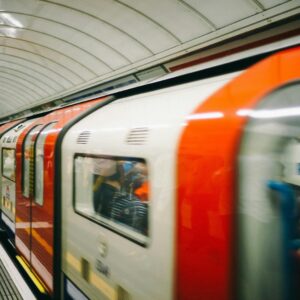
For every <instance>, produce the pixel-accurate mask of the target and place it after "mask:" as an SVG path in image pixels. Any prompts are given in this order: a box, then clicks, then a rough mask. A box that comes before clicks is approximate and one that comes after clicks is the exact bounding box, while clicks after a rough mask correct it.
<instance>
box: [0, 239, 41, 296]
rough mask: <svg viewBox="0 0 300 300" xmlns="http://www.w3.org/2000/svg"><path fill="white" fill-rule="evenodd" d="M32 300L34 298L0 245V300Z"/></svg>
mask: <svg viewBox="0 0 300 300" xmlns="http://www.w3.org/2000/svg"><path fill="white" fill-rule="evenodd" d="M2 299H3V300H34V299H36V297H35V296H34V295H33V293H32V292H31V290H30V288H29V287H28V285H27V284H26V282H25V281H24V279H23V278H22V276H21V274H20V273H19V271H18V270H17V268H16V267H15V265H14V263H13V262H12V260H11V259H10V257H9V256H8V254H7V253H6V251H5V249H4V248H3V247H2V245H1V244H0V300H2Z"/></svg>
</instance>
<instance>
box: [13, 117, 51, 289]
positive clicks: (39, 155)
mask: <svg viewBox="0 0 300 300" xmlns="http://www.w3.org/2000/svg"><path fill="white" fill-rule="evenodd" d="M55 124H56V122H51V123H48V124H46V125H45V124H43V125H42V124H39V125H36V126H34V127H32V128H31V130H30V131H29V132H28V133H27V135H26V137H25V138H24V142H23V145H22V162H21V163H22V170H23V174H22V185H21V187H22V196H21V197H20V198H19V201H18V206H17V236H16V246H17V248H18V249H19V251H20V252H21V253H22V255H23V256H24V257H25V258H26V259H27V261H28V263H29V264H30V265H31V266H32V267H33V268H34V269H35V270H37V271H39V276H40V277H41V278H42V280H43V281H44V282H45V283H46V284H47V286H48V287H49V288H51V287H52V260H53V257H52V254H53V253H52V250H53V249H52V240H53V238H52V236H53V234H52V231H53V216H52V210H51V209H50V210H49V214H47V213H46V215H45V211H46V212H47V211H48V210H47V209H42V208H43V207H44V208H45V206H47V205H50V206H51V204H49V203H47V204H45V203H44V145H45V140H46V137H47V135H48V134H49V132H51V129H52V128H53V126H54V125H55ZM41 220H42V221H41ZM41 269H42V272H41Z"/></svg>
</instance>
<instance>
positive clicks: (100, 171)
mask: <svg viewBox="0 0 300 300" xmlns="http://www.w3.org/2000/svg"><path fill="white" fill-rule="evenodd" d="M116 172H117V162H116V161H114V160H112V159H107V158H95V159H94V174H97V175H100V176H104V177H110V176H113V175H114V174H115V173H116Z"/></svg>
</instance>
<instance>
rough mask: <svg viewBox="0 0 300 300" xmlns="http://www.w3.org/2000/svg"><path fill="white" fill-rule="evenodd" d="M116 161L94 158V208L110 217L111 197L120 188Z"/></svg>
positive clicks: (102, 214) (119, 175) (104, 215)
mask: <svg viewBox="0 0 300 300" xmlns="http://www.w3.org/2000/svg"><path fill="white" fill-rule="evenodd" d="M118 171H119V170H118V168H117V162H116V161H115V160H112V159H106V158H97V159H94V187H93V191H94V197H93V202H94V210H95V212H96V213H98V214H100V215H101V216H103V217H105V218H111V210H112V199H113V198H114V195H115V193H116V192H118V191H119V190H120V189H121V184H120V177H121V174H120V173H119V172H118Z"/></svg>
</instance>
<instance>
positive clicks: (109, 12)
mask: <svg viewBox="0 0 300 300" xmlns="http://www.w3.org/2000/svg"><path fill="white" fill-rule="evenodd" d="M55 2H57V3H59V2H60V1H55ZM64 3H65V4H66V5H69V6H72V7H74V8H76V9H79V10H83V11H85V12H87V13H89V14H91V15H93V16H96V17H98V18H100V19H102V20H105V21H106V22H108V23H111V24H112V25H113V26H116V27H117V28H120V29H121V30H122V31H124V32H127V33H128V35H130V36H132V37H133V38H135V39H136V40H137V41H139V42H140V43H141V44H143V45H145V46H146V47H147V48H148V49H150V50H151V51H152V52H154V53H157V52H160V51H162V50H164V49H169V48H171V47H174V46H176V45H178V44H179V42H178V41H177V40H176V39H175V38H174V37H172V36H170V34H169V33H168V32H167V31H164V30H162V29H161V28H160V26H158V25H157V24H155V23H153V22H152V21H151V20H148V19H146V18H145V17H144V16H142V15H141V14H139V13H137V12H135V11H133V10H130V9H129V8H126V7H125V6H123V5H121V4H119V3H117V2H112V1H110V0H98V1H93V0H87V1H84V2H83V1H81V0H65V1H64ZM128 50H129V49H128Z"/></svg>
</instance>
